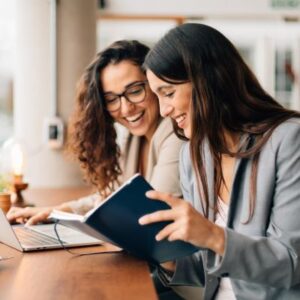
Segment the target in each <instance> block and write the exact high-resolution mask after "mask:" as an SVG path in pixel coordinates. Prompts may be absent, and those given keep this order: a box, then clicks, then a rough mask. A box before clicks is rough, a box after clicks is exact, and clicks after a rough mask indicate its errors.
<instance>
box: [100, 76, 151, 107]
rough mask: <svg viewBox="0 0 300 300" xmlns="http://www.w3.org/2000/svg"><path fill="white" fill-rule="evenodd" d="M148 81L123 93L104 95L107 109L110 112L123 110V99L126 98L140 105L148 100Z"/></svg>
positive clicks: (132, 86)
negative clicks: (146, 86)
mask: <svg viewBox="0 0 300 300" xmlns="http://www.w3.org/2000/svg"><path fill="white" fill-rule="evenodd" d="M147 82H148V81H147V80H145V81H141V82H137V83H135V84H133V85H131V86H130V87H128V88H127V89H126V90H125V91H124V92H123V93H121V94H115V93H107V94H105V95H104V100H105V105H106V109H107V110H108V111H109V112H115V111H118V110H119V109H120V108H121V98H122V97H124V98H125V99H126V100H127V101H128V102H130V103H134V104H137V103H140V102H143V101H144V100H145V98H146V88H145V85H146V84H147Z"/></svg>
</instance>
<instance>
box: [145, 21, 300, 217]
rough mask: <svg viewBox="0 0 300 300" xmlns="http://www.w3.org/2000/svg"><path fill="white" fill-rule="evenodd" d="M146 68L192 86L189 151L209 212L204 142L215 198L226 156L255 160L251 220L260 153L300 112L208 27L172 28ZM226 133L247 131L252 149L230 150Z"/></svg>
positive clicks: (221, 180)
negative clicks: (289, 107)
mask: <svg viewBox="0 0 300 300" xmlns="http://www.w3.org/2000/svg"><path fill="white" fill-rule="evenodd" d="M144 67H145V68H148V69H150V70H151V71H152V72H153V73H154V74H155V75H156V76H157V77H159V78H160V79H162V80H164V81H166V82H169V83H171V84H178V83H184V82H190V83H191V84H192V87H193V97H192V103H191V105H192V134H191V138H190V152H191V157H192V163H193V166H194V169H195V172H196V176H197V180H198V183H199V185H198V186H199V192H200V194H201V201H202V206H203V208H204V214H205V216H208V209H209V199H208V184H207V175H206V171H205V167H204V159H205V158H203V155H202V154H203V153H204V144H205V141H207V142H208V146H209V148H210V151H211V153H212V156H213V160H214V168H215V183H214V196H215V199H217V197H216V196H217V195H218V193H219V189H220V186H221V184H222V182H224V177H223V173H222V168H221V158H222V154H228V155H230V156H232V157H239V158H249V159H252V171H251V172H252V176H251V182H250V201H249V217H248V220H246V222H249V221H250V220H251V218H252V216H253V213H254V209H255V197H256V178H257V167H258V160H259V154H260V151H261V149H262V147H263V146H264V145H265V143H266V142H267V140H268V139H269V137H270V136H271V134H272V132H273V130H274V129H275V128H276V127H277V126H278V125H279V124H280V123H282V122H284V121H285V120H287V119H290V118H292V117H300V114H299V113H298V112H295V111H291V110H287V109H285V108H283V107H282V106H281V105H280V104H279V103H278V102H276V101H275V100H274V99H273V98H272V97H271V96H270V95H269V94H268V93H266V92H265V91H264V89H263V88H262V87H261V85H260V84H259V82H258V81H257V79H256V77H255V75H254V74H253V73H252V72H251V70H250V69H249V67H248V66H247V65H246V63H245V62H244V61H243V59H242V58H241V56H240V54H239V53H238V51H237V50H236V48H235V47H234V46H233V45H232V43H231V42H230V41H229V40H228V39H227V38H226V37H225V36H224V35H223V34H221V33H220V32H219V31H217V30H215V29H214V28H212V27H210V26H207V25H203V24H192V23H188V24H183V25H180V26H178V27H176V28H174V29H172V30H170V31H169V32H168V33H167V34H166V35H165V36H164V37H163V38H162V39H161V40H159V41H158V43H157V44H156V45H155V46H154V48H153V49H152V50H150V52H149V53H148V55H147V57H146V60H145V63H144ZM173 124H174V127H175V132H176V134H177V135H178V136H179V137H181V138H183V139H185V136H184V134H183V131H182V130H181V129H180V128H178V127H177V126H176V124H175V123H173ZM225 131H229V132H231V133H236V134H247V135H248V136H249V137H251V140H252V142H251V147H249V148H248V149H246V150H245V149H243V150H242V148H240V149H239V150H238V151H236V152H233V151H231V150H230V149H229V147H228V145H227V144H226V140H225V135H224V132H225ZM224 183H225V182H224ZM215 206H216V203H215Z"/></svg>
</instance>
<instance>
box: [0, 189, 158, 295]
mask: <svg viewBox="0 0 300 300" xmlns="http://www.w3.org/2000/svg"><path fill="white" fill-rule="evenodd" d="M89 191H90V190H89V189H87V188H85V189H81V188H80V189H74V188H70V189H56V190H55V189H47V190H42V189H41V190H29V191H28V192H27V194H26V199H27V200H28V201H30V202H33V203H36V204H37V205H45V204H53V205H54V204H58V203H60V202H62V201H65V200H70V199H76V198H78V197H80V196H83V195H87V194H88V193H89ZM0 230H1V228H0ZM106 250H110V245H106V246H99V247H83V248H74V249H73V251H76V252H88V251H106ZM0 255H1V256H13V258H12V259H10V260H7V261H0V299H1V300H18V299H22V300H27V299H28V300H29V299H30V300H35V299H43V300H50V299H55V300H56V299H72V300H73V299H75V300H76V299H87V300H89V299H101V300H102V299H103V300H105V299H114V300H115V299H117V300H119V299H120V300H122V299H124V300H125V299H130V300H131V299H132V300H134V299H139V300H140V299H142V300H148V299H149V300H150V299H157V295H156V293H155V289H154V286H153V283H152V280H151V277H150V272H149V269H148V266H147V264H146V263H145V262H144V261H141V260H138V259H136V258H134V257H131V256H129V255H127V254H124V253H114V254H96V255H88V256H72V255H71V254H69V253H67V252H66V251H65V250H49V251H40V252H32V253H21V252H19V251H16V250H14V249H12V248H10V247H7V246H5V245H3V244H0Z"/></svg>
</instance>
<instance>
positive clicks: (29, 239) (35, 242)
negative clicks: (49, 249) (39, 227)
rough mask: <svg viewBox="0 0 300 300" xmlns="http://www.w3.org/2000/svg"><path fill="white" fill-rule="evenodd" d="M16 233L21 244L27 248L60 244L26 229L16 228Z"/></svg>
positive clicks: (53, 239)
mask: <svg viewBox="0 0 300 300" xmlns="http://www.w3.org/2000/svg"><path fill="white" fill-rule="evenodd" d="M14 231H15V233H16V235H17V237H18V239H19V241H20V243H21V245H26V246H41V245H42V246H49V245H57V244H59V242H58V240H57V239H55V238H52V237H48V236H46V235H44V234H42V233H38V232H36V231H32V230H30V229H28V228H26V227H15V228H14Z"/></svg>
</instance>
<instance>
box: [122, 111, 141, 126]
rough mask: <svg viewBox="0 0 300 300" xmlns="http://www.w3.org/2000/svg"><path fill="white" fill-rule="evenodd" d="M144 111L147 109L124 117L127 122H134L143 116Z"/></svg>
mask: <svg viewBox="0 0 300 300" xmlns="http://www.w3.org/2000/svg"><path fill="white" fill-rule="evenodd" d="M144 113H145V111H142V112H140V113H138V114H135V115H133V116H130V117H126V118H124V119H125V120H126V121H127V122H129V123H134V122H137V121H139V120H140V119H141V118H142V117H143V115H144Z"/></svg>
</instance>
